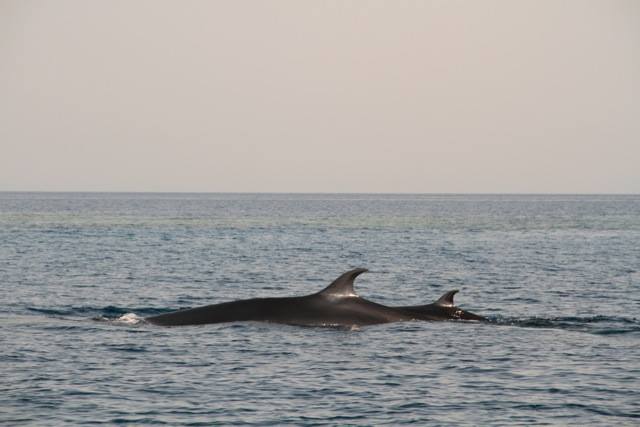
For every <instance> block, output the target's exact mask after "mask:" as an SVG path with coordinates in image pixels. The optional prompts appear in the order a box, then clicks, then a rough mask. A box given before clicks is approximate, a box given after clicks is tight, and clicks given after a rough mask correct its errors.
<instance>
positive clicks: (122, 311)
mask: <svg viewBox="0 0 640 427" xmlns="http://www.w3.org/2000/svg"><path fill="white" fill-rule="evenodd" d="M27 310H29V311H31V312H36V313H41V314H44V315H47V316H52V317H93V318H94V319H95V318H102V319H107V320H114V319H118V318H120V317H123V316H125V315H127V314H133V313H135V315H136V316H141V317H148V316H154V315H156V314H162V313H168V312H170V311H175V310H177V309H176V308H172V307H162V308H158V307H117V306H113V305H108V306H106V307H92V306H83V307H75V306H72V307H64V308H41V307H27Z"/></svg>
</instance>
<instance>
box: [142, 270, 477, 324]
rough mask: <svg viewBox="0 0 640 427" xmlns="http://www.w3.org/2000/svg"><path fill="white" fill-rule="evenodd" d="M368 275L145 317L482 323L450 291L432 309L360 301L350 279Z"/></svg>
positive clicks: (354, 273) (161, 320) (158, 320)
mask: <svg viewBox="0 0 640 427" xmlns="http://www.w3.org/2000/svg"><path fill="white" fill-rule="evenodd" d="M366 271H368V270H367V269H365V268H357V269H354V270H351V271H348V272H346V273H344V274H343V275H341V276H340V277H338V278H337V279H336V280H334V281H333V282H332V283H331V284H330V285H329V286H327V287H326V288H325V289H323V290H322V291H320V292H317V293H315V294H311V295H306V296H299V297H279V298H252V299H246V300H238V301H230V302H223V303H220V304H212V305H207V306H203V307H196V308H191V309H186V310H179V311H174V312H171V313H165V314H160V315H157V316H152V317H147V318H146V319H145V320H146V321H147V322H149V323H152V324H155V325H162V326H183V325H202V324H208V323H224V322H241V321H261V322H274V323H284V324H289V325H300V326H344V327H352V326H365V325H375V324H380V323H391V322H401V321H410V320H449V319H462V320H484V318H483V317H481V316H478V315H475V314H473V313H469V312H465V311H463V310H461V309H459V308H458V307H455V306H454V305H453V295H454V294H455V293H456V292H457V291H450V292H447V293H446V294H445V295H443V296H442V297H441V298H440V299H439V300H437V301H436V302H434V303H433V304H427V305H420V306H406V307H387V306H384V305H382V304H378V303H375V302H373V301H368V300H366V299H364V298H361V297H360V296H358V295H357V294H356V292H355V290H354V286H353V283H354V280H355V279H356V277H358V276H359V275H360V274H362V273H364V272H366Z"/></svg>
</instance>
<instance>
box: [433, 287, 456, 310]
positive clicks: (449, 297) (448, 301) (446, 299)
mask: <svg viewBox="0 0 640 427" xmlns="http://www.w3.org/2000/svg"><path fill="white" fill-rule="evenodd" d="M457 293H458V290H457V289H454V290H453V291H449V292H447V293H446V294H444V295H442V296H441V297H440V299H438V301H436V304H437V305H441V306H443V307H453V296H454V295H455V294H457Z"/></svg>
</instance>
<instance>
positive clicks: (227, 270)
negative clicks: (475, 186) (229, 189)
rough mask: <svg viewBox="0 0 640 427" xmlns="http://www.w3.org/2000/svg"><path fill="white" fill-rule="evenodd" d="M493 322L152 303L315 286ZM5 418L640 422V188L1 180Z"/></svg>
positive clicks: (0, 361) (50, 421)
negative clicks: (233, 190) (342, 285)
mask: <svg viewBox="0 0 640 427" xmlns="http://www.w3.org/2000/svg"><path fill="white" fill-rule="evenodd" d="M356 267H365V268H368V269H369V270H370V272H369V273H367V274H363V275H362V276H360V277H359V278H358V280H357V281H356V291H357V292H358V294H359V295H360V296H362V297H364V298H367V299H370V300H372V301H376V302H378V303H381V304H386V305H418V304H427V303H430V302H432V301H434V300H436V299H437V298H438V297H439V296H440V295H441V294H443V293H444V292H446V291H448V290H451V289H459V290H460V292H459V293H458V294H457V295H456V304H457V305H458V306H459V307H461V308H463V309H466V310H469V311H472V312H474V313H478V314H481V315H484V316H486V317H487V318H488V319H489V321H488V322H464V321H444V322H419V321H415V322H401V323H391V324H383V325H376V326H367V327H360V328H332V327H296V326H289V325H280V324H270V323H258V322H256V323H251V322H247V323H228V324H215V325H202V326H183V327H161V326H154V325H151V324H148V323H146V322H145V321H144V318H145V317H147V316H151V315H155V314H160V313H166V312H170V311H173V310H177V309H183V308H188V307H196V306H201V305H206V304H213V303H219V302H224V301H231V300H237V299H242V298H252V297H271V296H292V295H305V294H310V293H314V292H317V291H319V290H321V289H322V288H324V287H325V286H326V285H328V284H329V283H330V282H331V281H332V280H333V279H335V278H336V277H337V276H339V275H340V274H342V273H343V272H345V271H347V270H349V269H352V268H356ZM0 301H1V304H0V425H3V426H22V425H34V426H63V425H69V426H76V425H78V426H80V425H81V426H86V425H117V424H120V425H136V426H137V425H172V426H173V425H176V426H177V425H185V426H208V425H255V426H267V425H271V426H281V425H296V426H324V425H332V426H333V425H335V426H342V425H374V426H378V425H394V426H395V425H409V424H411V425H420V426H449V425H455V426H518V425H522V426H524V425H526V426H542V425H544V426H556V425H576V426H578V425H579V426H613V425H615V426H637V425H640V196H639V195H516V194H513V195H492V194H482V195H480V194H476V195H459V194H226V193H225V194H215V193H198V194H186V193H166V194H165V193H28V192H24V193H20V192H3V193H0Z"/></svg>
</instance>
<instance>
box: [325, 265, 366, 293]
mask: <svg viewBox="0 0 640 427" xmlns="http://www.w3.org/2000/svg"><path fill="white" fill-rule="evenodd" d="M366 271H369V270H367V269H366V268H356V269H355V270H351V271H347V272H346V273H344V274H343V275H342V276H340V277H338V278H337V279H336V280H334V281H333V282H332V283H331V284H330V285H329V286H327V287H326V288H324V289H323V290H321V291H320V292H318V295H326V296H332V297H357V296H358V295H357V294H356V292H355V291H354V290H353V281H354V280H355V279H356V277H358V276H359V275H360V274H362V273H364V272H366Z"/></svg>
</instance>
